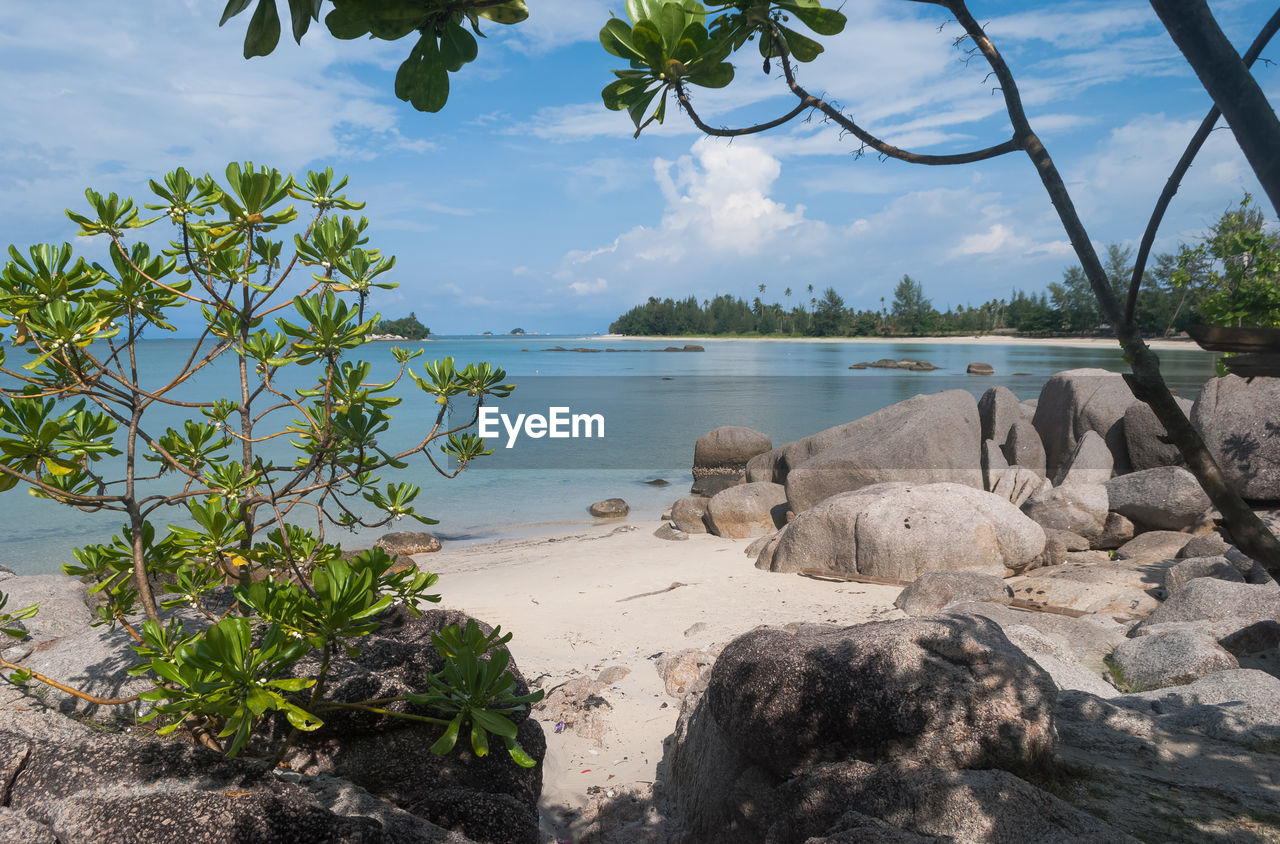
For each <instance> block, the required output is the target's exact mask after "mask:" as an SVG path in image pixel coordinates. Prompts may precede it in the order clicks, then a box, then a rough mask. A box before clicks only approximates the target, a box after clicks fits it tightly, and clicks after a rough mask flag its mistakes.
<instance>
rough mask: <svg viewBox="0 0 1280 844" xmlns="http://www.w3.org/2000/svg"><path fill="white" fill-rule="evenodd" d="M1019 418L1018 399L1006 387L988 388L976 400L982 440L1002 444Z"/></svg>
mask: <svg viewBox="0 0 1280 844" xmlns="http://www.w3.org/2000/svg"><path fill="white" fill-rule="evenodd" d="M1021 418H1022V409H1021V407H1020V406H1019V405H1018V397H1017V396H1016V395H1014V394H1013V390H1010V389H1009V388H1008V387H999V386H997V387H990V388H988V389H987V391H986V392H985V393H983V394H982V396H981V397H980V398H979V399H978V422H979V425H980V427H981V430H982V438H983V439H984V440H995V441H996V442H998V443H1002V444H1003V443H1004V442H1005V440H1007V439H1008V438H1009V432H1010V431H1011V430H1012V429H1013V426H1014V423H1016V422H1017V421H1018V420H1019V419H1021ZM1010 462H1017V461H1010Z"/></svg>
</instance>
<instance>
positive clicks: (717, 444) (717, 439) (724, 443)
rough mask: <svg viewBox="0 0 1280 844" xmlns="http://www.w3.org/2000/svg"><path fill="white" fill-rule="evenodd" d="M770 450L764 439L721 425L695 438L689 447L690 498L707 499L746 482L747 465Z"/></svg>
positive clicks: (748, 429) (735, 427)
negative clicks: (691, 460)
mask: <svg viewBox="0 0 1280 844" xmlns="http://www.w3.org/2000/svg"><path fill="white" fill-rule="evenodd" d="M772 448H773V443H772V442H771V441H770V440H769V438H768V437H767V436H765V435H764V434H762V433H760V432H759V431H753V430H752V429H750V428H743V427H741V426H737V425H725V426H722V427H719V428H716V429H715V430H712V431H708V432H707V433H705V434H703V435H702V436H700V437H698V441H697V443H695V444H694V447H693V489H692V492H693V494H694V495H702V496H707V497H710V496H712V495H715V494H716V493H717V492H720V491H721V490H723V489H727V488H729V487H731V486H733V485H735V484H740V483H742V482H743V481H744V480H746V471H747V462H748V461H750V460H751V458H753V457H755V456H756V455H757V454H764V453H765V452H767V451H769V450H770V449H772Z"/></svg>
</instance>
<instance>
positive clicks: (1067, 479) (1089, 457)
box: [1053, 431, 1115, 486]
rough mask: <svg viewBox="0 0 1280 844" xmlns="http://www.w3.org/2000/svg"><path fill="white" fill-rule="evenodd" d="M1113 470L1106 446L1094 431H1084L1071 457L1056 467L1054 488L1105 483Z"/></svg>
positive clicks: (1112, 461)
mask: <svg viewBox="0 0 1280 844" xmlns="http://www.w3.org/2000/svg"><path fill="white" fill-rule="evenodd" d="M1114 469H1115V460H1114V458H1113V457H1112V456H1111V451H1110V449H1108V448H1107V444H1106V443H1105V442H1103V441H1102V437H1100V436H1099V435H1098V434H1097V433H1096V432H1095V431H1085V432H1084V433H1083V434H1082V435H1081V436H1080V439H1079V440H1078V441H1077V442H1076V447H1075V449H1074V450H1073V451H1072V452H1071V456H1070V457H1068V458H1067V459H1066V460H1064V461H1063V462H1062V465H1061V466H1059V467H1058V474H1057V475H1055V476H1054V478H1053V485H1054V486H1081V485H1085V484H1102V483H1106V482H1107V481H1108V480H1109V479H1110V478H1111V475H1112V473H1113V471H1114Z"/></svg>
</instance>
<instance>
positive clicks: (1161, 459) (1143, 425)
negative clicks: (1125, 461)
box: [1124, 396, 1195, 471]
mask: <svg viewBox="0 0 1280 844" xmlns="http://www.w3.org/2000/svg"><path fill="white" fill-rule="evenodd" d="M1173 400H1174V401H1175V402H1177V403H1178V407H1179V408H1181V409H1182V412H1183V413H1184V414H1186V416H1187V418H1188V419H1189V418H1191V409H1192V408H1193V407H1194V406H1195V402H1193V401H1192V400H1191V399H1184V398H1181V397H1179V396H1175V397H1174V399H1173ZM1168 436H1169V435H1168V432H1166V431H1165V429H1164V425H1161V424H1160V420H1159V419H1157V418H1156V414H1155V411H1153V410H1152V409H1151V408H1150V407H1149V406H1148V405H1147V404H1146V403H1145V402H1140V401H1138V402H1134V403H1133V404H1131V405H1129V407H1128V409H1127V410H1125V412H1124V441H1125V445H1126V446H1127V447H1128V449H1129V461H1130V462H1131V463H1132V464H1133V468H1134V470H1135V471H1142V470H1143V469H1155V468H1157V467H1160V466H1185V465H1186V463H1187V461H1186V460H1184V459H1183V457H1182V452H1180V451H1178V449H1177V447H1176V446H1174V445H1172V444H1171V443H1169V442H1168Z"/></svg>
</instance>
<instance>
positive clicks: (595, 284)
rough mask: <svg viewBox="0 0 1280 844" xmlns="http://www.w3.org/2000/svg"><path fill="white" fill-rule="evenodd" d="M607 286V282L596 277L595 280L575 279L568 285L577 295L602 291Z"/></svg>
mask: <svg viewBox="0 0 1280 844" xmlns="http://www.w3.org/2000/svg"><path fill="white" fill-rule="evenodd" d="M608 287H609V282H608V281H606V280H605V279H603V278H597V279H596V280H595V281H575V282H574V283H573V284H570V285H569V289H570V290H572V291H573V292H574V293H576V294H577V295H579V296H586V295H588V294H591V293H603V292H604V291H605V290H606V289H607V288H608Z"/></svg>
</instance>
